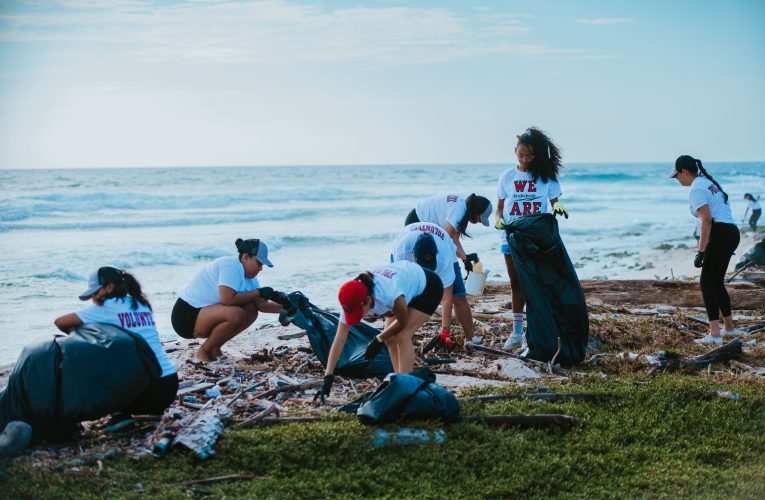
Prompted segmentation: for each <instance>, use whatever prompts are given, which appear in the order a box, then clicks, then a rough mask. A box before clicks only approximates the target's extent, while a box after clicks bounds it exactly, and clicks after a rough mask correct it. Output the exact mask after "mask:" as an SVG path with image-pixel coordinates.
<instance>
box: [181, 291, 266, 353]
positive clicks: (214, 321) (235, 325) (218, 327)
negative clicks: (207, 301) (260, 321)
mask: <svg viewBox="0 0 765 500" xmlns="http://www.w3.org/2000/svg"><path fill="white" fill-rule="evenodd" d="M253 309H254V307H253ZM255 316H256V317H257V310H255ZM247 317H248V314H247V312H246V311H245V309H244V308H242V307H240V306H224V305H223V304H215V305H212V306H207V307H203V308H202V310H201V311H199V316H197V322H196V324H195V325H194V338H206V339H207V340H206V341H205V342H204V343H203V344H202V345H201V346H200V347H199V350H197V352H196V354H195V355H194V356H195V357H196V358H197V359H198V360H200V361H214V360H215V357H216V354H215V353H216V352H217V353H220V347H221V346H222V345H223V344H225V343H226V342H227V341H229V340H231V339H232V338H233V337H235V336H236V335H237V334H238V333H240V332H241V331H242V330H244V329H245V328H246V327H247V326H249V325H247V324H245V323H246V320H247ZM253 321H254V319H253ZM250 324H251V323H250Z"/></svg>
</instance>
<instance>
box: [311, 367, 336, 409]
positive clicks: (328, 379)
mask: <svg viewBox="0 0 765 500" xmlns="http://www.w3.org/2000/svg"><path fill="white" fill-rule="evenodd" d="M334 382H335V376H334V375H333V374H332V373H330V374H329V375H324V380H323V381H322V383H321V387H319V392H317V393H316V395H315V396H314V397H313V400H314V401H316V400H317V399H318V400H319V404H322V405H323V404H324V398H325V397H329V391H331V390H332V384H333V383H334Z"/></svg>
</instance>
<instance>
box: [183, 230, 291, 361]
mask: <svg viewBox="0 0 765 500" xmlns="http://www.w3.org/2000/svg"><path fill="white" fill-rule="evenodd" d="M235 244H236V249H237V251H238V252H239V257H234V256H226V257H220V258H218V259H215V260H214V261H212V262H210V263H209V264H207V265H206V266H205V267H203V268H202V269H201V270H200V271H199V272H197V274H196V275H194V277H193V278H192V279H191V281H190V282H189V283H188V285H186V288H184V289H183V291H181V293H180V295H179V297H178V300H177V301H176V302H175V306H173V312H172V317H171V319H172V323H173V329H175V331H176V333H177V334H178V335H180V336H181V337H183V338H186V339H191V338H195V339H198V338H204V339H207V340H205V342H204V343H203V344H202V345H201V346H200V347H199V350H197V352H196V354H195V357H196V358H197V359H198V360H200V361H214V360H215V359H217V358H218V357H220V356H221V354H222V353H221V347H222V346H223V344H225V343H226V342H228V341H229V340H231V339H232V338H234V337H235V336H236V335H238V334H239V333H241V332H243V331H244V330H245V329H246V328H247V327H249V326H250V325H251V324H252V323H253V322H254V321H255V319H256V318H257V317H258V313H259V312H266V313H279V311H281V306H280V305H279V304H276V303H274V302H270V301H269V299H270V298H271V297H272V296H273V294H274V289H273V288H270V287H265V286H264V287H261V286H260V283H259V282H258V280H257V278H256V276H257V275H258V273H260V271H261V270H262V269H263V266H264V265H265V266H268V267H273V264H271V261H270V260H268V247H267V246H266V244H265V243H263V242H262V241H260V240H259V239H249V240H243V239H241V238H239V239H237V240H236V242H235Z"/></svg>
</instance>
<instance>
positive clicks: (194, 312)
mask: <svg viewBox="0 0 765 500" xmlns="http://www.w3.org/2000/svg"><path fill="white" fill-rule="evenodd" d="M200 310H201V308H199V307H194V306H192V305H191V304H189V303H188V302H186V301H185V300H183V299H180V298H179V299H178V300H176V301H175V305H174V306H173V313H172V314H171V315H170V321H171V322H172V323H173V330H175V333H177V334H178V335H180V336H181V337H183V338H184V339H193V338H194V327H195V326H196V324H197V316H199V311H200Z"/></svg>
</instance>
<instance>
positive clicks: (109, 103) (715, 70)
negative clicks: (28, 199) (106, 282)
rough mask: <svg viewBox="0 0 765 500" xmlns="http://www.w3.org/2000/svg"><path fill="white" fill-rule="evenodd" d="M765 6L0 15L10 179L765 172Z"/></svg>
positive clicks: (207, 8)
mask: <svg viewBox="0 0 765 500" xmlns="http://www.w3.org/2000/svg"><path fill="white" fill-rule="evenodd" d="M764 25H765V1H762V0H722V1H711V0H641V1H634V0H604V1H598V0H582V1H575V0H502V1H483V2H482V1H475V2H466V1H441V2H435V1H393V0H376V1H375V0H366V1H364V0H361V1H356V2H348V1H324V2H322V1H290V0H264V1H247V0H240V1H207V0H189V1H144V0H58V1H42V0H27V1H21V0H0V168H64V167H148V166H154V167H172V166H224V165H241V166H250V165H252V166H257V165H325V164H331V165H346V164H347V165H353V164H391V163H394V164H457V163H467V164H470V163H476V164H478V163H510V162H512V161H514V155H513V148H514V146H515V135H516V134H520V133H522V132H523V131H524V130H525V129H526V128H527V127H529V126H537V127H540V128H541V129H543V130H545V131H547V132H548V133H549V135H550V136H551V137H552V138H553V139H554V140H555V141H556V142H557V143H558V144H559V146H560V147H561V149H562V150H563V156H564V163H565V162H571V163H582V162H585V163H586V162H594V163H595V162H667V163H671V162H672V161H674V158H676V157H677V156H678V155H680V154H691V155H693V156H696V157H699V158H702V159H703V160H704V161H705V162H706V161H758V160H765V140H764V139H765V29H763V28H762V27H763V26H764Z"/></svg>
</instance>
